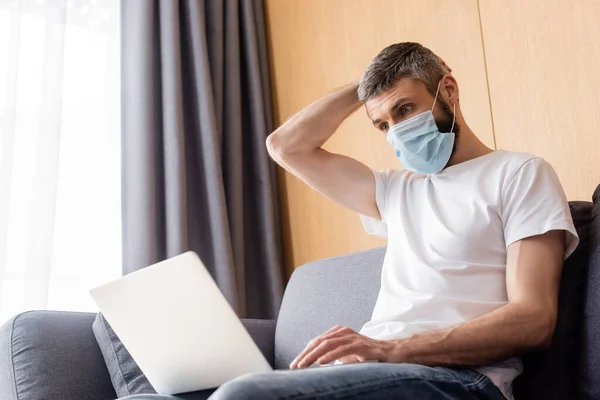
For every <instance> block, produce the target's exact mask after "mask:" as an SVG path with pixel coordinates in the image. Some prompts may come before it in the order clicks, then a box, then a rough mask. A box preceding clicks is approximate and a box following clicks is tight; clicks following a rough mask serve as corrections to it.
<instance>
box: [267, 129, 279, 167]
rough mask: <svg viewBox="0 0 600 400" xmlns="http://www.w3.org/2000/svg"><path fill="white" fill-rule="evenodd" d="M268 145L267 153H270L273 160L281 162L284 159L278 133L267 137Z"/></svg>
mask: <svg viewBox="0 0 600 400" xmlns="http://www.w3.org/2000/svg"><path fill="white" fill-rule="evenodd" d="M266 145H267V151H268V152H269V155H270V156H271V158H272V159H273V160H275V161H277V162H279V161H280V160H281V158H282V155H283V150H282V147H281V144H280V140H279V138H278V137H277V133H276V132H273V133H271V134H270V135H269V136H267V141H266Z"/></svg>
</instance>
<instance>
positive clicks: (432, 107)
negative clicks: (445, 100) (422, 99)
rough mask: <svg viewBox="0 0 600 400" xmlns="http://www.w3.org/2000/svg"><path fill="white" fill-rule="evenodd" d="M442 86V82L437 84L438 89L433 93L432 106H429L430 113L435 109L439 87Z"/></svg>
mask: <svg viewBox="0 0 600 400" xmlns="http://www.w3.org/2000/svg"><path fill="white" fill-rule="evenodd" d="M441 84H442V81H439V82H438V87H437V90H436V91H435V98H434V99H433V105H432V106H431V112H432V113H433V109H434V108H435V102H436V101H437V98H438V94H439V93H440V86H441Z"/></svg>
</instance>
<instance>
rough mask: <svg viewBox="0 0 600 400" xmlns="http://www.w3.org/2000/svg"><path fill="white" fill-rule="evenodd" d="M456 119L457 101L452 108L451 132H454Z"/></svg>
mask: <svg viewBox="0 0 600 400" xmlns="http://www.w3.org/2000/svg"><path fill="white" fill-rule="evenodd" d="M455 120H456V102H454V106H453V108H452V127H451V128H450V133H453V132H454V121H455Z"/></svg>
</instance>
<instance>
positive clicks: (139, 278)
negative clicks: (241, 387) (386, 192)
mask: <svg viewBox="0 0 600 400" xmlns="http://www.w3.org/2000/svg"><path fill="white" fill-rule="evenodd" d="M90 295H91V296H92V298H93V299H94V301H95V302H96V304H98V307H99V308H100V310H101V311H102V313H103V314H104V317H105V318H106V320H107V321H108V323H109V324H110V325H111V326H112V328H113V329H114V331H115V333H116V334H117V335H118V336H119V338H120V339H121V341H122V342H123V344H124V346H125V348H127V350H128V351H129V353H130V354H131V356H132V357H133V359H134V360H135V361H136V362H137V364H138V365H139V367H140V369H141V370H142V372H143V373H144V374H145V375H146V377H147V378H148V380H149V381H150V383H151V384H152V386H153V387H154V389H155V390H156V391H157V392H158V393H159V394H177V393H184V392H191V391H196V390H202V389H207V388H214V387H217V386H219V385H221V384H222V383H224V382H226V381H228V380H230V379H232V378H235V377H237V376H239V375H242V374H245V373H248V372H263V371H271V366H270V365H269V363H268V362H267V360H266V359H265V358H264V356H263V355H262V353H261V352H260V350H259V349H258V347H257V346H256V344H255V343H254V341H253V340H252V338H251V337H250V335H249V334H248V332H247V331H246V329H245V328H244V326H243V325H242V322H241V321H240V320H239V318H238V317H237V315H236V314H235V313H234V311H233V310H232V309H231V307H230V306H229V303H228V302H227V300H226V299H225V298H224V297H223V295H222V294H221V291H220V290H219V288H218V287H217V285H216V284H215V282H214V281H213V279H212V278H211V276H210V274H209V273H208V271H207V270H206V268H205V267H204V264H202V261H200V258H198V256H197V255H196V254H195V253H193V252H188V253H184V254H181V255H179V256H177V257H173V258H170V259H168V260H166V261H163V262H160V263H158V264H154V265H152V266H150V267H147V268H144V269H142V270H139V271H136V272H133V273H131V274H129V275H126V276H124V277H122V278H120V279H118V280H115V281H113V282H110V283H108V284H105V285H103V286H100V287H97V288H94V289H92V290H90Z"/></svg>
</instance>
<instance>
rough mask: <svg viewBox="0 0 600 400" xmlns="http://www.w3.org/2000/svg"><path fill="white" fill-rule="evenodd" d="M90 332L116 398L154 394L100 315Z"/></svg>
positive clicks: (146, 380)
mask: <svg viewBox="0 0 600 400" xmlns="http://www.w3.org/2000/svg"><path fill="white" fill-rule="evenodd" d="M92 330H93V331H94V336H96V341H97V342H98V346H100V350H101V351H102V356H103V357H104V362H105V363H106V368H108V373H109V374H110V379H111V381H112V384H113V387H114V389H115V392H116V393H117V396H118V397H125V396H129V395H132V394H151V393H156V391H155V390H154V388H153V387H152V385H151V384H150V382H148V379H146V376H145V375H144V373H143V372H142V371H141V370H140V367H138V365H137V363H136V362H135V361H134V360H133V358H132V357H131V355H130V354H129V352H128V351H127V349H126V348H125V346H124V345H123V343H122V342H121V340H120V339H119V337H118V336H117V334H116V333H115V331H113V329H112V328H111V326H110V325H109V323H108V322H107V321H106V319H104V316H103V315H102V313H98V315H97V316H96V320H95V321H94V323H93V325H92Z"/></svg>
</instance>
